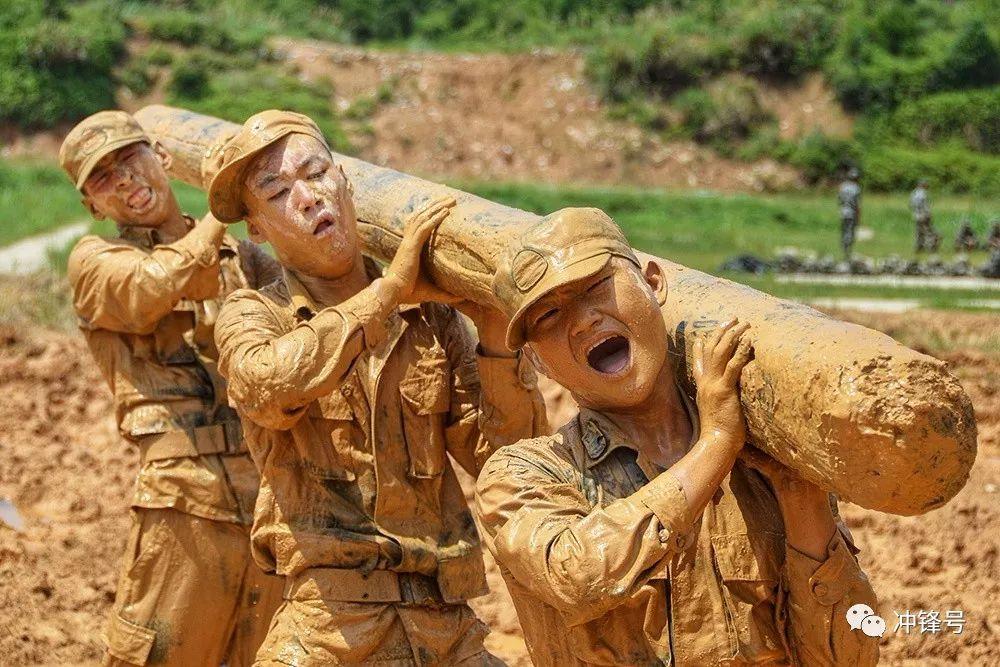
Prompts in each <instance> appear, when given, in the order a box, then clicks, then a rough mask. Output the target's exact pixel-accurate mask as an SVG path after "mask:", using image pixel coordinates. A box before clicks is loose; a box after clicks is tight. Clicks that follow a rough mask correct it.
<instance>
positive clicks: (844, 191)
mask: <svg viewBox="0 0 1000 667" xmlns="http://www.w3.org/2000/svg"><path fill="white" fill-rule="evenodd" d="M837 203H838V204H839V206H840V246H841V248H843V250H844V255H845V256H847V257H850V256H851V248H853V247H854V234H855V232H856V230H857V227H858V218H859V217H860V215H861V186H860V185H858V184H857V183H856V182H855V181H852V180H847V181H844V182H843V183H841V184H840V189H839V190H838V191H837Z"/></svg>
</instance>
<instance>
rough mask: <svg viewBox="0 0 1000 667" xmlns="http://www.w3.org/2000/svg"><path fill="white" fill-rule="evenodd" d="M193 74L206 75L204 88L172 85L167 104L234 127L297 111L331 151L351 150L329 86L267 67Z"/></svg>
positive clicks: (202, 86) (195, 75)
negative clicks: (274, 112) (268, 113)
mask: <svg viewBox="0 0 1000 667" xmlns="http://www.w3.org/2000/svg"><path fill="white" fill-rule="evenodd" d="M192 73H193V74H192V76H193V77H194V78H195V80H196V81H197V80H198V79H199V78H200V77H201V76H202V74H205V76H206V77H207V78H206V79H205V81H204V85H200V84H199V85H200V87H195V89H194V90H192V88H191V87H187V86H180V87H176V86H174V85H171V87H170V90H169V93H170V95H169V99H168V102H169V103H170V104H176V105H178V106H183V107H186V108H189V109H191V110H193V111H197V112H200V113H205V114H210V115H212V116H218V117H219V118H224V119H226V120H230V121H233V122H235V123H242V122H243V121H245V120H246V119H247V118H249V117H250V116H252V115H253V114H255V113H257V112H258V111H263V110H264V109H275V108H277V109H290V110H293V111H298V112H299V113H303V114H305V115H307V116H309V117H310V118H312V119H313V120H314V121H315V122H316V125H318V126H319V128H320V129H321V130H322V131H323V134H324V135H326V137H327V139H328V140H329V141H330V145H331V146H332V147H333V148H334V149H336V150H340V151H348V150H350V144H349V142H348V141H347V137H346V135H345V134H344V131H343V129H342V128H341V126H340V121H339V119H338V118H337V117H336V116H335V115H334V113H333V108H332V106H331V104H330V96H331V94H332V92H333V91H332V89H331V88H330V86H329V84H328V83H306V82H304V81H301V80H299V79H298V78H296V77H294V76H290V75H289V74H287V73H286V72H285V71H283V70H282V69H281V68H279V67H277V66H275V65H270V64H260V65H257V66H256V67H252V68H246V69H215V68H213V69H211V70H208V71H207V73H206V72H203V71H202V70H199V69H192ZM175 77H176V71H175ZM175 81H176V78H175ZM193 93H196V94H193Z"/></svg>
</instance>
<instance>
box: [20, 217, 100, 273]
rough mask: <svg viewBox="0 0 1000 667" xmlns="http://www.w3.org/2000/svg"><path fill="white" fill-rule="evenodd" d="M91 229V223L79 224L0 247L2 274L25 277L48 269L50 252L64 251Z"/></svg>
mask: <svg viewBox="0 0 1000 667" xmlns="http://www.w3.org/2000/svg"><path fill="white" fill-rule="evenodd" d="M89 228H90V224H89V223H86V222H78V223H75V224H72V225H67V226H65V227H60V228H59V229H56V230H55V231H52V232H47V233H45V234H39V235H38V236H29V237H28V238H26V239H21V240H20V241H18V242H16V243H12V244H10V245H8V246H3V247H0V273H8V274H15V275H24V274H26V273H34V272H35V271H39V270H41V269H45V268H47V267H48V266H49V253H50V252H52V251H59V250H62V249H63V248H65V247H66V245H67V244H69V243H70V242H71V241H73V239H75V238H77V237H79V236H82V235H83V234H84V233H86V231H87V229H89Z"/></svg>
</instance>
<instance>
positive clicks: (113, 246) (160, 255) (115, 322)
mask: <svg viewBox="0 0 1000 667" xmlns="http://www.w3.org/2000/svg"><path fill="white" fill-rule="evenodd" d="M224 231H225V228H224V227H223V226H222V224H221V223H219V222H218V221H216V220H214V219H212V220H211V221H206V222H204V223H200V224H198V225H196V226H195V227H194V229H192V230H191V231H190V232H188V233H187V234H186V235H185V236H184V237H183V238H181V239H180V240H178V241H176V242H174V243H170V244H167V245H159V246H156V247H155V248H153V250H151V251H148V252H147V251H144V250H142V249H140V248H136V247H135V246H132V245H130V244H128V243H124V242H116V241H112V240H106V239H102V238H99V237H96V236H85V237H84V238H82V239H80V241H79V243H77V244H76V246H75V247H74V248H73V251H72V253H70V257H69V265H68V269H67V273H68V276H69V281H70V285H71V286H72V289H73V305H74V307H75V308H76V313H77V315H78V316H79V317H80V320H81V322H82V324H83V325H84V326H86V327H89V328H100V329H109V330H111V331H119V332H123V333H136V334H148V333H151V332H152V331H153V329H155V328H156V324H157V322H159V321H160V320H161V319H163V318H164V317H166V316H167V315H168V314H169V313H170V311H171V310H173V308H174V306H175V305H176V304H177V302H178V301H180V300H181V299H183V298H186V297H187V298H207V296H206V295H205V294H204V293H203V292H205V286H206V285H209V286H211V285H214V289H215V291H218V282H219V279H218V272H219V252H218V250H219V243H220V242H221V240H222V235H223V233H224ZM189 292H190V293H189ZM209 296H210V295H209Z"/></svg>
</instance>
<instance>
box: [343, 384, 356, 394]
mask: <svg viewBox="0 0 1000 667" xmlns="http://www.w3.org/2000/svg"><path fill="white" fill-rule="evenodd" d="M340 393H341V394H343V395H344V396H350V395H351V394H353V393H354V388H353V387H351V385H344V386H343V387H341V388H340Z"/></svg>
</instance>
